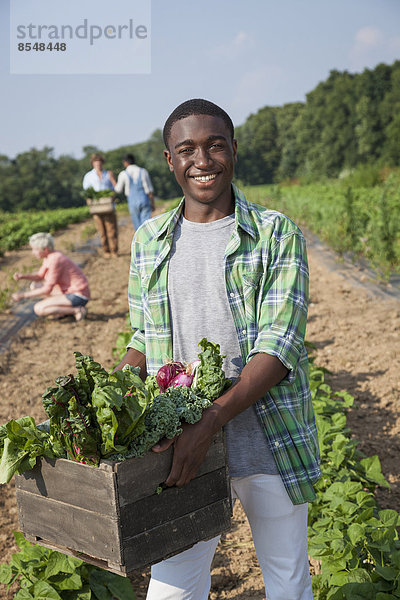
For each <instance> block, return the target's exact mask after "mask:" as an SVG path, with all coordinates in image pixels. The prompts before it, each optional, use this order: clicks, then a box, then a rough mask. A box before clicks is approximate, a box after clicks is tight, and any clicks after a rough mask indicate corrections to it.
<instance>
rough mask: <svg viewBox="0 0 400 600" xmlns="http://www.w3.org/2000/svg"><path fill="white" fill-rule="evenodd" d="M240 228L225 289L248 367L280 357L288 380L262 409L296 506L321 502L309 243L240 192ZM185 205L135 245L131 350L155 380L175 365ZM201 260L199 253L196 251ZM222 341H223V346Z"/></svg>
mask: <svg viewBox="0 0 400 600" xmlns="http://www.w3.org/2000/svg"><path fill="white" fill-rule="evenodd" d="M233 190H234V193H235V222H236V223H235V229H234V232H233V234H232V237H231V239H230V240H229V243H228V245H227V248H226V250H225V282H226V291H227V296H228V300H229V305H230V308H231V311H232V315H233V320H234V324H235V327H236V332H237V336H238V340H239V346H240V351H241V355H242V360H243V364H246V363H247V362H248V361H249V360H250V359H251V357H252V356H253V355H254V354H256V353H258V352H265V353H267V354H271V355H273V356H277V357H278V358H279V360H280V361H281V362H282V363H283V364H284V365H285V366H286V367H287V369H289V373H288V375H287V376H286V377H285V378H284V379H283V381H281V382H280V383H279V384H278V385H276V386H275V387H273V388H272V389H271V390H270V391H269V393H267V394H266V395H265V396H264V397H263V398H261V399H260V400H258V401H257V402H256V404H255V407H256V411H257V414H258V417H259V418H260V421H261V423H262V426H263V429H264V432H265V435H266V437H267V440H268V443H269V447H270V449H271V452H272V454H273V456H274V458H275V461H276V465H277V468H278V470H279V473H280V475H281V477H282V480H283V483H284V485H285V487H286V490H287V492H288V494H289V496H290V498H291V500H292V502H293V503H294V504H301V503H302V502H307V501H311V500H313V499H314V498H315V492H314V489H313V483H315V482H316V481H317V480H318V479H319V477H320V467H319V449H318V439H317V430H316V424H315V418H314V411H313V407H312V402H311V394H310V387H309V381H308V362H307V354H306V351H305V347H304V335H305V329H306V320H307V303H308V266H307V258H306V256H307V255H306V248H305V240H304V237H303V235H302V233H301V231H300V230H299V229H298V228H297V226H296V225H295V224H294V223H293V222H292V221H291V220H290V219H288V218H287V217H285V216H284V215H282V214H280V213H278V212H276V211H272V210H269V209H267V208H263V207H261V206H258V205H256V204H252V203H250V202H248V201H247V200H246V199H245V197H244V195H243V193H242V192H241V191H240V190H238V189H237V188H236V187H235V186H233ZM183 203H184V199H182V202H181V203H180V204H179V206H178V207H177V208H176V209H174V210H171V211H169V212H167V213H164V214H162V215H160V216H157V217H155V218H153V219H150V220H149V221H146V222H145V223H144V224H143V225H142V226H141V227H140V229H139V230H138V232H137V234H136V235H135V237H134V239H133V242H132V260H131V268H130V274H129V309H130V318H131V326H132V330H133V335H132V338H131V341H130V343H129V345H128V346H129V347H131V348H135V349H137V350H139V351H140V352H142V353H143V354H145V355H146V362H147V370H148V372H149V373H150V374H154V373H156V372H157V370H158V369H159V368H160V367H161V366H162V365H163V364H164V363H165V362H166V361H167V360H168V359H171V358H173V349H172V336H171V326H170V315H169V308H168V293H167V273H168V263H169V261H168V255H169V252H170V249H171V245H172V240H173V235H174V229H175V226H176V224H177V222H178V219H179V216H180V214H181V212H182V209H183ZM193 251H194V253H195V251H196V249H195V248H194V249H193ZM216 341H218V340H216Z"/></svg>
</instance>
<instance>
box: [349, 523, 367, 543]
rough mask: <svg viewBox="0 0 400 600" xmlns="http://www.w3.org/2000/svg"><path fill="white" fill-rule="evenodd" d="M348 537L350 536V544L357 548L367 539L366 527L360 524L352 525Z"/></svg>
mask: <svg viewBox="0 0 400 600" xmlns="http://www.w3.org/2000/svg"><path fill="white" fill-rule="evenodd" d="M347 535H348V536H349V540H350V542H351V543H352V544H353V546H355V545H356V544H358V542H360V541H361V540H362V539H364V538H365V527H363V526H362V525H359V524H358V523H352V524H351V525H350V526H349V528H348V529H347Z"/></svg>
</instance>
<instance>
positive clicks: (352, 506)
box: [308, 362, 400, 600]
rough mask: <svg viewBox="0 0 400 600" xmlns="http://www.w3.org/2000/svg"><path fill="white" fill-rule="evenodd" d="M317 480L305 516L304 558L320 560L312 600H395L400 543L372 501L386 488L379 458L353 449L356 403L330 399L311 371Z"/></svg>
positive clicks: (389, 515) (390, 519)
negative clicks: (351, 414) (350, 420)
mask: <svg viewBox="0 0 400 600" xmlns="http://www.w3.org/2000/svg"><path fill="white" fill-rule="evenodd" d="M310 380H311V390H312V394H313V403H314V408H315V412H316V420H317V427H318V435H319V444H320V451H321V464H322V477H321V479H320V480H319V482H318V483H317V484H316V492H317V498H316V500H315V501H314V502H313V503H312V504H311V505H310V509H309V529H308V538H309V554H310V556H311V557H312V558H314V559H317V560H319V561H321V569H322V572H321V573H320V574H318V575H315V576H314V577H313V588H314V594H315V599H316V600H361V599H368V600H389V598H400V541H399V536H398V531H397V527H398V526H400V515H399V514H398V513H397V512H396V511H395V510H380V509H379V507H378V505H377V502H376V499H375V496H374V494H373V492H374V490H375V488H376V486H377V485H379V486H384V487H389V486H388V483H387V482H386V480H385V479H384V477H383V475H382V472H381V467H380V463H379V458H378V457H377V456H373V457H366V456H364V455H363V454H362V453H361V452H360V451H359V450H358V449H357V442H356V441H355V440H353V439H351V437H350V431H349V429H348V428H347V427H346V414H345V413H346V410H347V409H348V408H349V407H351V406H352V404H353V402H354V399H353V397H352V396H350V394H347V393H340V394H339V393H333V392H332V390H331V388H330V387H329V385H327V383H326V382H325V377H324V370H323V369H320V368H318V367H316V366H315V365H314V364H313V362H311V365H310Z"/></svg>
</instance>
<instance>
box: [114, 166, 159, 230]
mask: <svg viewBox="0 0 400 600" xmlns="http://www.w3.org/2000/svg"><path fill="white" fill-rule="evenodd" d="M123 165H124V167H125V170H124V171H121V173H120V174H119V175H118V182H117V183H116V184H115V187H114V191H115V192H117V194H119V193H120V192H122V191H124V194H125V196H126V197H127V198H128V206H129V212H130V215H131V219H132V224H133V226H134V228H135V230H136V229H139V227H140V226H141V225H142V223H144V222H145V221H147V219H150V217H151V212H152V211H153V210H154V196H153V186H152V183H151V180H150V175H149V173H148V171H146V169H143V167H138V165H135V158H134V156H133V154H125V157H124V160H123Z"/></svg>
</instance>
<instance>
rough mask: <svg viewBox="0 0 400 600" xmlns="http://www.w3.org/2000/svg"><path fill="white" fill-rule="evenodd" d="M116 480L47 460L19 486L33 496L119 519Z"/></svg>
mask: <svg viewBox="0 0 400 600" xmlns="http://www.w3.org/2000/svg"><path fill="white" fill-rule="evenodd" d="M114 480H115V475H114V474H113V473H110V472H106V471H103V470H99V469H98V468H96V467H90V466H88V465H83V464H80V463H76V462H74V461H72V460H66V459H63V458H58V459H57V460H50V459H43V460H42V461H41V462H39V463H38V464H37V465H36V467H35V468H34V469H32V470H31V471H26V472H25V473H23V474H22V475H18V476H16V477H15V485H16V487H17V489H21V490H24V491H26V492H30V493H32V494H36V495H39V496H43V497H47V498H52V499H54V500H60V501H61V502H65V503H67V504H71V505H72V506H78V507H80V508H86V509H87V510H92V511H94V512H96V513H100V514H102V515H111V516H117V513H116V510H117V509H116V491H115V482H114Z"/></svg>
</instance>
